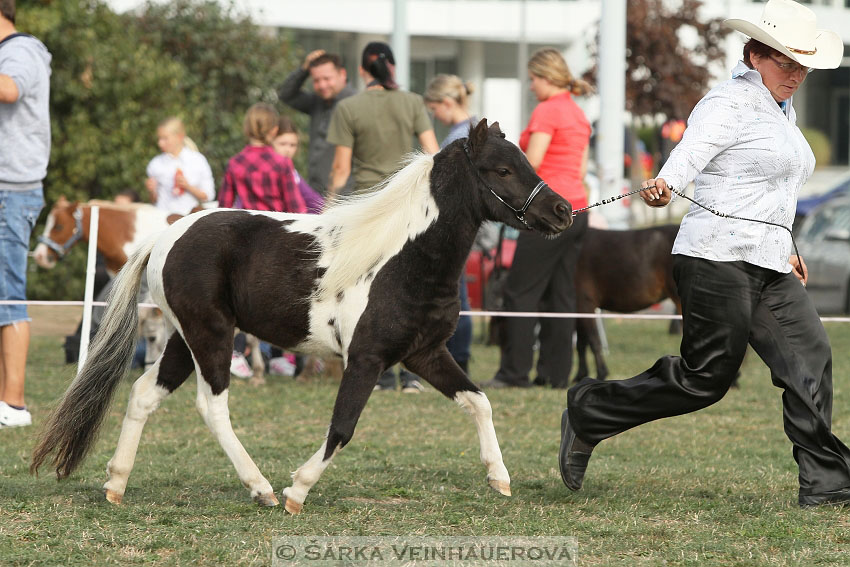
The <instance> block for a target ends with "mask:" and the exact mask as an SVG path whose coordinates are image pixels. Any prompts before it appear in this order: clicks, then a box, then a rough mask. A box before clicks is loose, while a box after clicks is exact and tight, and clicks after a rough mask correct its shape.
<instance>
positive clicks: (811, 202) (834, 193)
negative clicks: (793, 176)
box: [794, 174, 850, 236]
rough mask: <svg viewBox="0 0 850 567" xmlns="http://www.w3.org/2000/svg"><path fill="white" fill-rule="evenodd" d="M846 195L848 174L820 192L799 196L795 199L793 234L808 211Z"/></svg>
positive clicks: (849, 177) (848, 192)
mask: <svg viewBox="0 0 850 567" xmlns="http://www.w3.org/2000/svg"><path fill="white" fill-rule="evenodd" d="M847 195H850V174H847V175H844V177H842V178H841V179H839V180H838V181H837V182H835V183H833V184H832V186H831V187H830V188H829V189H827V190H826V191H823V192H822V193H818V194H817V195H809V196H807V197H801V198H799V199H798V200H797V211H796V213H795V216H794V235H795V236H796V235H797V234H798V233H799V232H800V227H801V226H802V225H803V221H804V220H805V218H806V216H807V215H808V214H809V213H811V212H812V211H813V210H815V209H816V208H818V207H819V206H820V205H822V204H823V203H826V202H827V201H831V200H833V199H838V198H840V197H846V196H847Z"/></svg>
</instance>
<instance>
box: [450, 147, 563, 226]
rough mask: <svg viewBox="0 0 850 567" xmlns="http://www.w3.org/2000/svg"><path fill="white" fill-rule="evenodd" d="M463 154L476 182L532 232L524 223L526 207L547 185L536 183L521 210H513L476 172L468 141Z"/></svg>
mask: <svg viewBox="0 0 850 567" xmlns="http://www.w3.org/2000/svg"><path fill="white" fill-rule="evenodd" d="M463 153H464V154H465V155H466V159H467V160H469V164H470V165H471V166H472V170H473V171H475V175H476V176H477V177H478V180H479V181H481V183H483V184H484V187H486V188H487V189H488V190H489V191H490V193H492V194H493V196H494V197H496V199H498V200H499V202H500V203H502V204H503V205H504V206H506V207H507V208H509V209H510V210H512V211H513V212H514V215H516V218H517V220H518V221H519V222H521V223H522V224H523V225H525V228H527V229H528V230H534V229H533V228H531V226H530V225H529V224H528V223H527V222H526V221H525V213H526V212H527V211H528V207H530V206H531V202H532V201H533V200H534V198H535V197H536V196H537V194H538V193H540V191H541V190H542V189H543V188H544V187H548V185H546V182H545V181H543V180H540V181H539V182H538V183H537V185H535V186H534V189H532V190H531V193H530V194H529V195H528V199H526V200H525V204H524V205H523V206H522V208H521V209H515V208H514V207H513V206H511V204H510V203H508V202H507V201H505V200H504V199H503V198H502V197H500V196H499V194H498V193H496V191H494V190H493V188H492V187H491V186H490V184H489V183H487V182H486V181H485V180H484V178H483V177H482V176H481V173H480V172H479V171H478V168H477V167H476V166H475V163H473V161H472V156H471V155H470V152H469V140H464V142H463Z"/></svg>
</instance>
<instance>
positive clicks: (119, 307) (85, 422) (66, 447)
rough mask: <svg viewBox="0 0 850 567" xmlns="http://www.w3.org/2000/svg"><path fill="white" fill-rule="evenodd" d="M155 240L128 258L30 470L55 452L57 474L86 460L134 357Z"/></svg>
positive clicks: (48, 424) (47, 427) (45, 431)
mask: <svg viewBox="0 0 850 567" xmlns="http://www.w3.org/2000/svg"><path fill="white" fill-rule="evenodd" d="M154 242H155V239H150V240H149V241H148V242H146V243H145V244H143V245H142V247H141V248H140V249H139V250H138V251H137V252H136V253H135V254H134V255H133V256H131V257H130V259H129V260H128V261H127V263H126V264H125V265H124V267H123V268H122V269H121V271H120V272H119V273H118V276H117V278H116V280H115V285H114V287H113V288H112V292H111V293H110V294H109V299H108V302H109V306H108V307H107V309H106V314H105V315H104V318H103V321H102V322H101V325H100V328H99V329H98V332H97V335H96V336H95V337H94V340H93V341H92V345H91V349H90V350H89V355H88V358H87V359H86V362H85V364H83V367H82V369H81V370H80V372H79V373H78V374H77V377H76V378H75V379H74V381H73V382H72V383H71V385H70V386H69V387H68V390H67V391H66V392H65V395H64V396H63V397H62V400H61V401H60V402H59V405H58V406H57V407H56V409H55V410H53V413H51V415H50V417H49V418H48V421H47V423H46V424H45V426H44V428H43V429H42V431H41V435H40V437H39V441H38V445H36V447H35V449H33V454H32V464H31V465H30V472H31V473H33V474H37V473H38V468H39V467H40V466H41V465H42V463H43V462H44V460H45V459H46V458H47V457H48V455H50V453H52V452H54V451H55V452H56V454H55V455H54V457H53V466H54V467H55V468H56V476H57V477H58V478H59V479H62V478H64V477H66V476H68V475H70V474H71V473H72V472H74V469H76V468H77V466H79V465H80V463H82V462H83V459H85V457H86V454H87V453H88V451H89V449H90V448H91V446H92V444H93V443H94V440H95V439H96V437H97V432H98V429H99V428H100V425H101V423H102V422H103V418H104V416H105V415H106V412H107V410H108V409H109V404H110V402H111V401H112V397H113V395H114V394H115V390H116V388H117V387H118V383H119V382H120V381H121V378H122V377H123V376H124V374H125V373H126V371H127V369H128V368H129V366H130V361H131V360H132V356H133V352H134V349H135V344H136V332H137V326H138V320H139V314H138V308H137V306H136V301H137V299H136V298H137V296H138V293H139V287H140V286H141V281H142V277H143V276H144V273H145V267H146V266H147V264H148V259H149V258H150V255H151V250H152V249H153V246H154Z"/></svg>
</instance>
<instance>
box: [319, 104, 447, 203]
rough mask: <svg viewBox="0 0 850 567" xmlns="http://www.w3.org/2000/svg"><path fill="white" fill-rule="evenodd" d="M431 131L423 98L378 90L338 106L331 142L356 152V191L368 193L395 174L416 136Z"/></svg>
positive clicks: (410, 149) (353, 152)
mask: <svg viewBox="0 0 850 567" xmlns="http://www.w3.org/2000/svg"><path fill="white" fill-rule="evenodd" d="M428 131H433V126H432V125H431V120H430V119H429V118H428V111H427V109H426V108H425V103H424V101H423V100H422V97H421V96H420V95H418V94H415V93H410V92H407V91H399V90H384V89H381V88H378V89H374V90H367V91H364V92H362V93H360V94H357V95H354V96H351V97H348V98H346V99H345V100H341V101H340V102H339V103H337V105H336V108H335V109H334V113H333V116H332V117H331V124H330V127H329V129H328V142H330V143H332V144H335V145H337V146H344V147H347V148H351V149H352V156H353V160H352V161H353V165H354V180H355V190H356V191H364V190H366V189H369V188H370V187H372V186H374V185H376V184H377V183H380V182H381V181H383V180H384V179H385V178H386V177H387V176H389V175H390V174H392V173H394V172H395V171H396V170H397V169H398V168H399V166H400V162H401V159H402V158H403V157H404V156H405V155H406V154H408V153H410V152H411V151H413V148H414V140H413V137H414V136H417V137H420V135H421V134H423V133H425V132H428ZM420 142H421V139H420ZM425 149H426V150H431V151H435V150H433V148H425Z"/></svg>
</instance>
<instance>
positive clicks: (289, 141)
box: [272, 132, 298, 159]
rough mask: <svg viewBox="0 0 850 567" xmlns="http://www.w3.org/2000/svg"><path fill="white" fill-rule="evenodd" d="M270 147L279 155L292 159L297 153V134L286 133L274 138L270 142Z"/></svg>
mask: <svg viewBox="0 0 850 567" xmlns="http://www.w3.org/2000/svg"><path fill="white" fill-rule="evenodd" d="M272 147H273V148H274V151H276V152H277V153H279V154H280V155H282V156H284V157H288V158H289V159H292V158H294V157H295V152H297V151H298V134H295V133H293V132H287V133H285V134H281V135H280V136H276V137H275V139H274V140H273V141H272Z"/></svg>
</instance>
